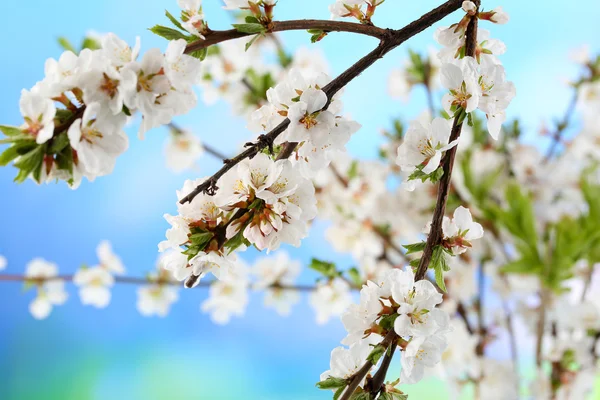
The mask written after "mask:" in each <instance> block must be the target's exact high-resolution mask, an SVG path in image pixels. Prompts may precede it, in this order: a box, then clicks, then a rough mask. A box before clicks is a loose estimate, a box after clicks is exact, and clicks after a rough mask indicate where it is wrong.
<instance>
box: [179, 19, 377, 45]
mask: <svg viewBox="0 0 600 400" xmlns="http://www.w3.org/2000/svg"><path fill="white" fill-rule="evenodd" d="M270 28H271V29H270V32H271V33H273V32H283V31H298V30H309V29H316V30H322V31H324V32H349V33H358V34H361V35H367V36H372V37H375V38H378V39H382V38H384V37H385V36H386V30H385V29H382V28H378V27H376V26H372V25H364V24H359V23H354V22H344V21H330V20H316V19H300V20H292V21H273V22H272V23H271V25H270ZM252 35H255V34H253V33H244V32H239V31H237V30H236V29H229V30H225V31H210V32H209V33H207V34H205V35H204V36H205V37H206V39H199V40H196V41H195V42H192V43H190V44H188V45H187V47H186V49H185V52H186V53H188V54H189V53H193V52H194V51H197V50H200V49H204V48H206V47H209V46H212V45H214V44H217V43H221V42H225V41H227V40H233V39H239V38H242V37H246V36H252Z"/></svg>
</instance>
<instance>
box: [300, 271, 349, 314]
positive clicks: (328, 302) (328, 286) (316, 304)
mask: <svg viewBox="0 0 600 400" xmlns="http://www.w3.org/2000/svg"><path fill="white" fill-rule="evenodd" d="M350 304H352V295H351V294H350V285H348V283H347V282H346V281H345V280H343V279H341V278H335V279H333V280H331V281H330V282H326V283H319V284H318V285H317V289H316V290H315V291H314V292H312V293H311V294H310V305H311V306H312V307H313V309H314V310H315V313H316V314H317V323H318V324H320V325H322V324H324V323H326V322H327V321H329V319H330V318H331V317H332V316H338V315H341V314H342V313H343V312H344V311H345V310H346V308H347V307H348V306H349V305H350Z"/></svg>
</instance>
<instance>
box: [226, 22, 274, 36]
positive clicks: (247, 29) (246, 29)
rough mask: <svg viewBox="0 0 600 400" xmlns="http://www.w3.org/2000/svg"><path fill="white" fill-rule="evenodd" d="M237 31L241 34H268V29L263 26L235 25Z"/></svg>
mask: <svg viewBox="0 0 600 400" xmlns="http://www.w3.org/2000/svg"><path fill="white" fill-rule="evenodd" d="M232 26H233V27H234V28H235V30H237V31H238V32H241V33H248V34H251V35H252V34H255V33H262V32H266V31H267V30H266V28H265V27H264V26H262V25H261V24H233V25H232Z"/></svg>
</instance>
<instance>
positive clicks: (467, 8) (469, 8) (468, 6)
mask: <svg viewBox="0 0 600 400" xmlns="http://www.w3.org/2000/svg"><path fill="white" fill-rule="evenodd" d="M462 9H463V11H464V12H466V13H467V14H469V15H475V13H476V12H477V6H476V5H475V3H473V2H472V1H463V3H462Z"/></svg>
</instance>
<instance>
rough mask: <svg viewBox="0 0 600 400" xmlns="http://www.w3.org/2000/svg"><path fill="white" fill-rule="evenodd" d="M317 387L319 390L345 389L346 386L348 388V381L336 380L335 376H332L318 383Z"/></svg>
mask: <svg viewBox="0 0 600 400" xmlns="http://www.w3.org/2000/svg"><path fill="white" fill-rule="evenodd" d="M316 386H317V387H318V388H319V389H338V388H345V387H346V386H348V381H347V380H346V379H344V378H334V377H333V376H330V377H329V378H327V379H325V380H324V381H321V382H317V385H316Z"/></svg>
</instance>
